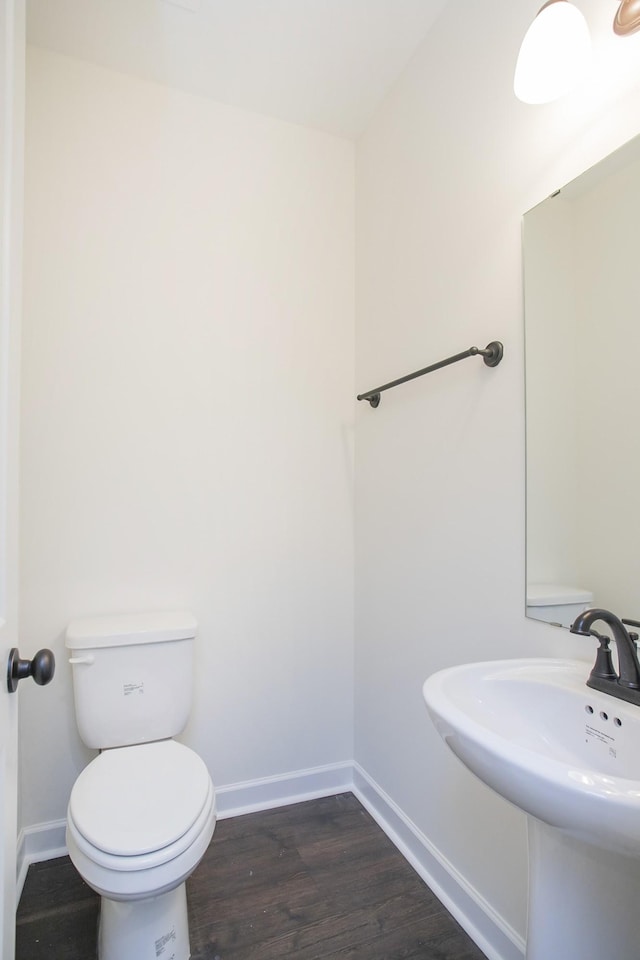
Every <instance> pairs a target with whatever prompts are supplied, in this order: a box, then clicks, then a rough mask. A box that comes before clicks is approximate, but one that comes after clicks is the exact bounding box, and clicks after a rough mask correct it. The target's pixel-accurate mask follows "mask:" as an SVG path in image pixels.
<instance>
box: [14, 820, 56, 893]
mask: <svg viewBox="0 0 640 960" xmlns="http://www.w3.org/2000/svg"><path fill="white" fill-rule="evenodd" d="M66 826H67V823H66V820H52V821H51V822H50V823H38V824H36V825H35V826H34V827H27V828H26V829H25V830H21V831H20V834H19V836H18V844H17V851H16V856H17V870H16V892H17V899H18V901H19V900H20V896H21V894H22V888H23V887H24V881H25V880H26V878H27V870H28V869H29V865H30V864H32V863H42V861H43V860H53V859H54V858H55V857H64V856H66V854H67V844H66V840H65V830H66Z"/></svg>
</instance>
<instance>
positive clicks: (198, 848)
mask: <svg viewBox="0 0 640 960" xmlns="http://www.w3.org/2000/svg"><path fill="white" fill-rule="evenodd" d="M105 621H107V622H105ZM194 632H195V631H194V623H193V620H192V618H188V617H186V616H185V615H181V617H178V618H177V619H176V615H168V614H165V615H160V616H157V615H156V616H154V617H149V616H143V617H140V616H137V617H133V618H132V617H129V618H99V620H94V619H92V620H91V621H81V622H78V621H76V622H75V623H74V624H72V625H70V627H69V630H68V631H67V646H69V647H70V648H71V649H72V651H73V656H72V657H71V664H72V667H73V670H74V693H75V694H76V712H77V714H78V722H79V727H80V730H81V734H82V735H83V739H85V742H87V741H89V742H90V743H91V745H92V746H98V743H96V742H94V741H95V738H96V737H97V739H98V740H99V741H100V743H101V744H102V748H101V749H102V752H101V753H100V754H99V755H98V756H97V757H96V758H95V759H94V760H92V761H91V763H89V765H88V766H87V767H85V769H84V770H83V771H82V773H81V774H80V776H79V777H78V779H77V780H76V782H75V784H74V786H73V789H72V791H71V796H70V799H69V805H68V810H67V831H66V837H67V847H68V850H69V856H70V858H71V860H72V862H73V864H74V865H75V867H76V869H77V870H78V872H79V873H80V875H81V876H82V877H83V879H84V880H85V881H86V883H88V884H89V886H90V887H92V888H93V889H94V890H95V891H96V892H97V893H99V894H100V896H101V898H102V900H101V908H100V922H99V933H98V958H99V960H189V957H190V945H189V931H188V922H187V904H186V889H185V881H186V879H187V877H189V876H190V874H191V873H192V872H193V870H194V869H195V867H196V866H197V865H198V863H199V862H200V860H201V859H202V857H203V855H204V853H205V851H206V849H207V847H208V845H209V843H210V841H211V837H212V835H213V831H214V828H215V822H216V803H215V791H214V789H213V784H212V782H211V778H210V776H209V772H208V770H207V768H206V765H205V764H204V762H203V760H202V759H201V758H200V757H199V756H198V755H197V754H196V753H195V752H194V751H193V750H191V749H189V748H188V747H186V746H184V745H183V744H181V743H178V742H177V741H176V740H174V739H172V737H171V736H166V734H167V733H168V732H177V731H175V730H173V728H174V727H175V725H176V720H175V718H176V716H180V717H185V718H186V716H187V714H188V711H185V710H184V704H180V703H178V704H177V703H176V700H177V701H182V700H184V699H185V698H186V699H187V700H189V701H190V697H191V691H190V685H189V684H186V685H185V684H184V683H182V689H181V690H176V689H175V686H173V685H172V684H171V683H169V681H170V680H171V679H172V680H173V684H175V680H176V677H181V678H182V680H183V681H184V676H185V673H184V667H185V664H184V656H185V655H188V651H189V647H188V646H187V648H186V651H185V650H184V649H183V648H184V645H185V644H186V643H187V641H189V640H192V639H193V634H194ZM183 634H190V636H183ZM159 638H161V639H159ZM160 645H162V646H161V648H160V649H161V653H160V654H158V651H157V650H155V651H154V648H155V647H160ZM152 651H154V652H152ZM174 660H176V661H177V660H179V661H180V668H179V669H178V668H177V663H174V664H173V666H172V662H173V661H174ZM181 671H182V672H181ZM185 686H186V689H185ZM163 698H166V699H165V703H166V704H168V703H170V704H171V706H169V707H165V709H164V710H161V704H162V701H163ZM116 706H117V707H118V715H117V717H116V718H114V722H113V723H112V722H111V720H110V717H109V715H110V712H111V711H112V710H114V707H116ZM176 710H177V712H176ZM159 713H163V714H164V719H163V718H162V717H160V716H159V715H158V714H159ZM127 730H131V731H135V734H134V742H133V743H127V742H126V741H127V737H128V735H127V732H126V731H127ZM144 730H147V731H149V732H150V733H152V735H153V736H154V739H152V740H149V741H146V742H145V741H143V742H139V740H138V738H139V736H140V733H141V731H144ZM159 732H163V733H165V736H164V737H163V738H160V739H155V736H156V735H157V734H158V733H159Z"/></svg>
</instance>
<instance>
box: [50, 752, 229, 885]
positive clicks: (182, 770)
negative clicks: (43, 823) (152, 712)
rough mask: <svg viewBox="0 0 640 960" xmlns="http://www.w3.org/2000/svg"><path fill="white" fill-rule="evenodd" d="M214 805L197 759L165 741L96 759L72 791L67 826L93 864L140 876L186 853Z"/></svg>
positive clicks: (106, 754)
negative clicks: (141, 871)
mask: <svg viewBox="0 0 640 960" xmlns="http://www.w3.org/2000/svg"><path fill="white" fill-rule="evenodd" d="M167 771H169V773H170V776H168V775H167ZM212 804H213V785H212V783H211V778H210V777H209V772H208V770H207V768H206V766H205V764H204V762H203V761H202V760H201V758H200V757H199V756H198V755H197V754H196V753H194V752H193V751H192V750H190V749H189V748H188V747H185V746H183V745H182V744H179V743H177V742H176V741H175V740H162V741H159V742H153V743H145V744H139V745H137V746H133V747H117V748H115V749H113V750H106V751H104V752H103V753H101V754H100V755H99V756H98V757H96V759H95V760H93V761H92V762H91V763H90V764H89V766H88V767H86V768H85V769H84V770H83V772H82V773H81V774H80V776H79V777H78V779H77V781H76V783H75V785H74V787H73V790H72V792H71V798H70V800H69V808H68V826H69V829H70V832H71V833H72V835H73V837H74V840H75V841H76V843H77V845H78V847H79V848H80V849H82V850H83V852H84V853H85V854H86V855H87V856H89V857H90V858H91V859H92V860H94V862H96V863H99V864H102V865H104V866H105V867H108V868H110V869H120V870H137V869H145V868H149V867H153V866H155V865H157V864H160V863H166V862H167V861H168V860H171V859H173V858H175V857H177V856H179V855H180V854H181V853H182V852H183V851H184V850H185V849H187V848H188V847H189V846H190V844H191V843H192V842H193V839H194V838H195V837H197V835H198V833H199V831H200V829H201V827H202V822H204V821H206V819H207V816H208V814H209V812H210V808H211V806H212Z"/></svg>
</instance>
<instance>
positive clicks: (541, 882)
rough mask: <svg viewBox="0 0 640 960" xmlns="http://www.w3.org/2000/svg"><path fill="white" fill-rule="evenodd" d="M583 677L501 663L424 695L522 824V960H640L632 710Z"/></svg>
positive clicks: (636, 710) (638, 815)
mask: <svg viewBox="0 0 640 960" xmlns="http://www.w3.org/2000/svg"><path fill="white" fill-rule="evenodd" d="M590 669H591V665H590V664H588V663H583V662H582V661H576V660H554V659H522V660H498V661H493V662H486V663H471V664H464V665H463V666H459V667H452V668H450V669H448V670H441V671H439V672H438V673H435V674H433V676H431V677H429V678H428V680H426V682H425V684H424V686H423V694H424V699H425V702H426V704H427V708H428V710H429V714H430V715H431V718H432V719H433V722H434V723H435V726H436V728H437V730H438V732H439V733H440V735H441V736H442V738H443V740H444V741H445V742H446V743H447V744H448V746H449V747H450V748H451V750H453V752H454V753H455V754H456V756H458V757H459V758H460V760H461V761H462V762H463V763H464V764H465V766H467V767H468V768H469V770H471V771H472V773H474V774H475V775H476V776H477V777H479V778H480V779H481V780H483V781H484V782H485V783H486V784H487V785H488V786H490V787H491V788H492V789H494V790H495V791H496V792H497V793H499V794H500V795H501V796H503V797H505V798H506V799H507V800H509V801H511V803H514V804H515V805H516V806H518V807H520V808H521V809H522V810H524V811H525V813H527V814H528V835H529V915H528V929H527V953H526V957H527V960H636V958H639V957H640V707H637V706H634V705H633V704H629V703H625V702H624V701H622V700H618V699H616V698H614V697H611V696H609V695H607V694H604V693H599V692H597V691H595V690H592V689H590V688H589V687H587V686H586V680H587V677H588V675H589V671H590Z"/></svg>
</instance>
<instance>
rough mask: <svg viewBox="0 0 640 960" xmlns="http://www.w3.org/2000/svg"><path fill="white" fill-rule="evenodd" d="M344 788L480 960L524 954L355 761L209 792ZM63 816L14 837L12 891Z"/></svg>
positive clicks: (253, 809) (271, 800)
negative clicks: (15, 862)
mask: <svg viewBox="0 0 640 960" xmlns="http://www.w3.org/2000/svg"><path fill="white" fill-rule="evenodd" d="M347 791H351V792H353V793H354V794H355V796H356V797H357V798H358V800H359V801H360V803H361V804H362V805H363V807H365V809H366V810H367V811H368V812H369V813H370V814H371V816H372V817H373V819H374V820H375V821H376V823H377V824H378V826H379V827H380V828H381V829H382V830H383V831H384V833H385V834H386V835H387V836H388V837H389V839H390V840H391V841H392V843H394V844H395V846H396V847H397V848H398V850H399V851H400V853H401V854H402V855H403V856H404V857H405V859H406V860H407V861H408V862H409V863H410V864H411V866H412V867H413V868H414V870H415V871H416V872H417V874H418V875H419V876H420V877H421V879H422V880H424V882H425V883H426V884H427V886H429V887H430V889H431V890H432V891H433V893H434V894H435V895H436V896H437V897H438V899H439V900H440V901H441V902H442V903H443V904H444V906H445V907H446V908H447V910H448V911H449V912H450V913H451V914H452V916H453V917H455V919H456V920H457V921H458V923H459V924H460V926H461V927H462V928H463V929H464V930H465V931H466V932H467V933H468V934H469V936H470V937H471V938H472V940H474V942H475V943H476V944H477V945H478V946H479V947H480V949H481V950H482V951H483V953H484V954H485V955H486V956H487V958H488V960H524V956H525V943H524V940H523V939H522V937H521V936H519V935H518V934H517V933H516V932H515V931H514V930H513V929H512V927H510V926H509V924H508V923H506V921H505V920H504V919H503V918H502V917H501V916H500V915H499V914H498V913H496V911H495V910H493V909H492V907H491V906H490V905H489V904H488V903H487V902H486V900H484V899H483V897H482V896H481V895H480V894H479V893H478V891H477V890H475V889H474V887H472V886H471V885H470V884H469V883H468V882H467V880H465V878H464V877H463V876H462V875H461V874H460V873H459V872H458V871H457V870H456V869H455V868H454V867H453V865H452V864H451V863H449V861H448V860H447V859H446V857H444V856H443V855H442V854H441V853H440V851H439V850H438V849H437V847H435V846H434V845H433V843H431V841H430V840H429V839H428V838H427V837H426V836H425V835H424V834H423V833H422V832H421V831H420V830H419V829H418V827H416V825H415V824H414V823H412V821H411V820H409V818H408V817H406V816H405V814H404V813H403V812H402V810H401V809H400V808H399V807H398V806H397V804H396V803H394V801H393V800H392V799H391V797H389V796H388V795H387V794H386V793H385V792H384V790H383V789H382V788H381V787H380V786H379V785H378V784H377V783H375V781H374V780H372V779H371V777H369V776H368V774H367V773H366V772H365V771H364V770H363V769H362V767H360V765H359V764H357V763H355V764H351V763H338V764H332V765H328V766H324V767H314V768H312V769H309V770H297V771H295V772H294V773H289V774H283V775H281V776H275V777H265V778H264V779H261V780H249V781H245V782H243V783H233V784H229V785H228V786H224V787H219V788H218V789H217V790H216V796H217V803H218V817H219V819H221V820H224V819H227V818H228V817H238V816H242V815H243V814H246V813H257V812H258V811H260V810H269V809H272V808H274V807H283V806H287V805H288V804H290V803H301V802H302V801H304V800H315V799H318V798H319V797H330V796H334V795H335V794H338V793H344V792H347ZM65 827H66V823H65V821H64V820H55V821H52V822H51V823H41V824H37V825H36V826H33V827H28V828H26V829H25V830H22V831H21V832H20V836H19V838H18V851H17V859H18V869H17V895H18V900H19V899H20V894H21V893H22V888H23V886H24V881H25V878H26V875H27V870H28V868H29V865H30V864H32V863H39V862H41V861H44V860H52V859H53V858H54V857H62V856H65V855H66V853H67V848H66V844H65Z"/></svg>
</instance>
